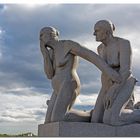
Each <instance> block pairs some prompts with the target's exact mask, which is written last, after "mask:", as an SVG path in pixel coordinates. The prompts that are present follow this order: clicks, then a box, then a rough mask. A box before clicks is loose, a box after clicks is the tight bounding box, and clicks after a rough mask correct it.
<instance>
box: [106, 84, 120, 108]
mask: <svg viewBox="0 0 140 140" xmlns="http://www.w3.org/2000/svg"><path fill="white" fill-rule="evenodd" d="M119 91H120V84H117V83H115V84H114V85H113V86H112V87H111V88H110V89H109V90H108V92H107V94H106V98H105V108H106V109H109V108H111V107H112V105H113V103H114V101H115V99H116V97H117V95H118V93H119Z"/></svg>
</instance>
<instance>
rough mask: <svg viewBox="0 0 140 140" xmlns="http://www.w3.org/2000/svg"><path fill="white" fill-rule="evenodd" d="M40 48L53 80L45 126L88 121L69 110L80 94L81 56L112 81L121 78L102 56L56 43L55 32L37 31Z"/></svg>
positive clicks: (63, 42) (71, 43)
mask: <svg viewBox="0 0 140 140" xmlns="http://www.w3.org/2000/svg"><path fill="white" fill-rule="evenodd" d="M40 48H41V52H42V55H43V58H44V71H45V73H46V75H47V77H48V78H49V79H51V80H52V87H53V90H54V92H53V94H52V96H51V99H50V101H49V102H48V103H47V104H48V109H47V114H46V120H45V123H48V122H54V121H67V120H68V121H70V120H72V121H89V117H90V113H83V112H80V113H79V111H72V112H70V109H71V107H72V105H73V103H74V101H75V99H76V97H77V96H78V94H79V87H80V82H79V78H78V76H77V73H76V63H77V57H76V56H80V57H82V58H84V59H86V60H88V61H89V62H91V63H93V64H94V65H96V66H97V68H99V69H100V70H101V71H102V72H104V73H105V74H106V75H107V76H108V77H109V78H110V79H112V81H114V82H116V83H119V82H120V79H121V78H120V75H119V74H118V73H117V72H116V71H114V70H113V69H112V68H111V67H110V66H109V65H108V64H106V62H105V61H104V60H102V58H101V57H99V56H98V55H97V54H96V53H94V52H92V51H91V50H89V49H87V48H85V47H83V46H82V45H80V44H79V43H76V42H74V41H71V40H59V39H58V31H57V30H56V29H54V28H52V27H45V28H43V29H42V30H41V32H40Z"/></svg>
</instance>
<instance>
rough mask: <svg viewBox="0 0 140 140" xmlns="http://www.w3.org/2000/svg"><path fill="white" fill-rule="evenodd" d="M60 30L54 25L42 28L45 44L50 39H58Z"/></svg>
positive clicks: (41, 33)
mask: <svg viewBox="0 0 140 140" xmlns="http://www.w3.org/2000/svg"><path fill="white" fill-rule="evenodd" d="M58 36H59V32H58V31H57V30H56V29H55V28H54V27H44V28H42V29H41V30H40V40H42V41H43V42H44V43H45V44H46V43H47V42H48V41H52V40H58Z"/></svg>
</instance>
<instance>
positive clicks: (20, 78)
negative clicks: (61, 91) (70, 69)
mask: <svg viewBox="0 0 140 140" xmlns="http://www.w3.org/2000/svg"><path fill="white" fill-rule="evenodd" d="M100 19H109V20H111V21H112V22H113V23H114V24H115V26H116V32H115V35H116V36H120V37H123V38H126V39H128V40H130V41H131V46H132V51H133V61H132V69H133V74H134V76H135V77H137V79H138V80H140V74H139V71H140V61H139V60H140V41H139V37H140V5H139V4H136V5H132V4H129V5H127V4H89V5H87V4H81V5H80V4H73V5H72V4H52V5H51V4H48V5H47V4H46V5H28V4H24V5H15V4H8V5H2V4H1V5H0V133H9V134H16V133H21V132H29V131H31V132H33V133H37V126H38V124H40V123H43V122H44V118H45V112H46V110H47V105H46V100H47V99H49V98H50V95H51V93H52V88H51V84H50V81H49V80H48V79H47V78H46V76H45V74H44V71H43V59H42V56H41V53H40V50H39V31H40V29H41V28H42V27H44V26H54V27H56V28H57V29H58V30H59V31H60V38H61V39H71V40H74V41H77V42H79V43H81V44H83V45H85V46H87V47H88V48H89V49H92V50H93V51H95V52H96V48H97V46H98V45H99V43H97V42H95V38H94V36H93V35H92V34H93V27H94V24H95V23H96V22H97V21H98V20H100ZM77 71H78V75H79V77H80V80H81V85H82V88H81V94H80V96H79V97H78V98H77V100H76V103H75V108H78V109H81V110H90V109H91V108H92V106H94V104H95V101H96V98H97V94H98V92H99V89H100V87H101V84H100V71H99V70H98V69H97V68H96V67H95V66H94V65H92V64H90V63H89V62H87V61H85V60H83V59H80V61H79V68H78V70H77ZM135 96H136V100H137V101H138V100H140V83H137V86H136V88H135Z"/></svg>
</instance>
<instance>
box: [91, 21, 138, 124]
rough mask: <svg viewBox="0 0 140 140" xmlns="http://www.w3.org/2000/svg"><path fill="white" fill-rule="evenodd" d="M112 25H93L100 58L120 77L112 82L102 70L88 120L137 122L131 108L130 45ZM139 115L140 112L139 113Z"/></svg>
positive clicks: (133, 80) (136, 117)
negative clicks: (118, 80) (118, 34)
mask: <svg viewBox="0 0 140 140" xmlns="http://www.w3.org/2000/svg"><path fill="white" fill-rule="evenodd" d="M114 30H115V27H114V25H113V24H112V23H111V22H110V21H107V20H101V21H98V22H97V23H96V24H95V26H94V35H95V36H96V41H100V42H102V43H101V44H100V45H99V46H98V49H97V50H98V53H99V55H100V56H101V57H102V59H103V60H104V61H105V62H106V63H107V64H108V65H109V66H110V67H111V68H112V69H114V70H115V71H116V72H118V74H119V75H120V76H121V82H120V83H116V82H114V81H112V80H111V79H110V78H109V77H108V76H107V75H106V74H105V73H104V72H103V73H102V75H101V82H102V88H101V90H100V92H99V95H98V98H97V101H96V104H95V108H94V111H93V113H92V117H91V122H96V123H98V122H100V123H102V122H103V123H106V124H111V125H122V124H128V123H132V122H136V121H138V120H140V119H138V114H139V113H138V110H137V111H135V110H134V106H133V105H134V95H133V89H134V86H135V83H136V79H135V78H134V77H133V76H132V74H131V46H130V42H129V41H128V40H126V39H123V38H119V37H115V36H113V31H114ZM139 115H140V114H139Z"/></svg>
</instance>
